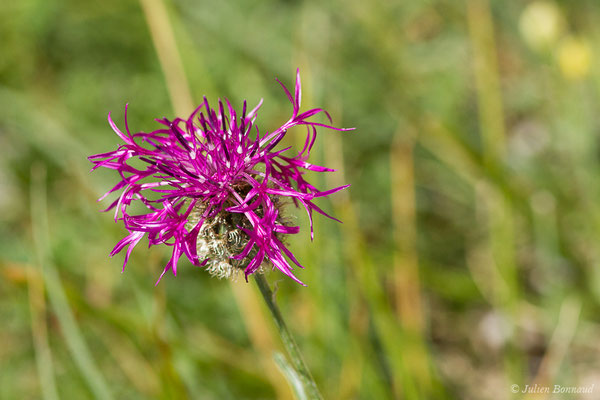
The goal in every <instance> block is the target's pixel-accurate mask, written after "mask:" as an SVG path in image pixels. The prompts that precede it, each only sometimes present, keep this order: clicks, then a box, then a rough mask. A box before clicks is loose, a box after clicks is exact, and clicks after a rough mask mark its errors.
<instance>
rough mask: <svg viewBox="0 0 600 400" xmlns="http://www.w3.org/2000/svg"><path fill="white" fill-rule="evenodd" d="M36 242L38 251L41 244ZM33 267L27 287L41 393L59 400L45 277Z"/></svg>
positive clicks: (29, 269) (46, 399)
mask: <svg viewBox="0 0 600 400" xmlns="http://www.w3.org/2000/svg"><path fill="white" fill-rule="evenodd" d="M37 239H38V238H34V240H35V241H36V245H35V247H36V249H39V248H40V243H38V242H37ZM36 256H37V259H38V263H37V265H38V268H40V266H41V265H42V257H41V253H40V252H39V251H36ZM34 268H35V267H33V266H28V267H27V286H28V289H29V306H30V309H31V334H32V336H33V346H34V350H35V361H36V364H37V369H38V374H39V377H40V386H41V392H42V396H43V398H44V400H58V398H59V397H58V392H57V391H56V382H55V381H54V367H53V365H52V353H51V351H50V346H49V345H48V326H47V324H46V301H45V297H44V281H43V275H42V273H40V271H38V270H37V269H34Z"/></svg>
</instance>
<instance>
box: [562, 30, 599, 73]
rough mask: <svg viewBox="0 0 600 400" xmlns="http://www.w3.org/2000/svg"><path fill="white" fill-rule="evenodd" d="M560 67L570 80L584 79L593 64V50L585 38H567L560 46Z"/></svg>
mask: <svg viewBox="0 0 600 400" xmlns="http://www.w3.org/2000/svg"><path fill="white" fill-rule="evenodd" d="M556 56H557V59H558V66H559V67H560V72H562V74H563V75H564V76H565V77H566V78H568V79H581V78H584V77H585V76H586V75H587V74H588V72H589V70H590V65H591V63H592V49H591V48H590V45H589V44H588V42H587V41H586V40H585V39H583V38H577V37H574V36H567V37H566V38H565V39H564V40H562V41H561V42H560V44H559V46H558V51H557V54H556Z"/></svg>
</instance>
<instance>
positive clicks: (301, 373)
mask: <svg viewBox="0 0 600 400" xmlns="http://www.w3.org/2000/svg"><path fill="white" fill-rule="evenodd" d="M252 276H253V277H254V280H255V281H256V285H257V286H258V288H259V289H260V293H261V294H262V296H263V298H264V299H265V303H267V307H268V308H269V311H270V312H271V315H272V316H273V319H274V320H275V325H277V330H278V331H279V336H281V341H282V342H283V345H284V347H285V349H286V350H287V352H288V355H289V356H290V358H291V360H292V365H293V366H294V368H295V369H296V372H297V373H298V377H299V378H300V380H301V381H302V385H303V386H304V390H305V394H306V397H307V398H308V399H318V400H322V399H323V397H322V396H321V393H319V389H318V388H317V384H316V383H315V380H314V379H313V377H312V375H311V373H310V370H309V369H308V366H307V365H306V363H305V362H304V359H303V358H302V354H301V353H300V349H299V348H298V345H297V344H296V341H295V340H294V337H293V336H292V334H291V333H290V331H289V329H288V327H287V325H286V324H285V321H284V319H283V316H282V315H281V311H279V307H278V306H277V303H275V298H274V296H273V292H272V291H271V288H270V287H269V284H268V282H267V280H266V279H265V276H264V275H263V274H260V273H256V274H253V275H252Z"/></svg>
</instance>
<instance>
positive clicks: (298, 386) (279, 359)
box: [273, 352, 308, 400]
mask: <svg viewBox="0 0 600 400" xmlns="http://www.w3.org/2000/svg"><path fill="white" fill-rule="evenodd" d="M273 360H275V363H276V364H277V366H278V367H279V369H280V370H281V373H282V374H283V375H284V376H285V379H286V380H287V381H288V383H289V384H290V387H291V388H292V391H293V392H294V395H296V398H297V399H298V400H308V397H306V393H305V392H304V386H303V385H302V381H301V380H300V377H299V376H298V373H297V372H296V370H295V369H294V368H293V367H292V366H291V365H290V363H288V362H287V360H286V359H285V356H284V355H283V354H281V353H279V352H275V353H273Z"/></svg>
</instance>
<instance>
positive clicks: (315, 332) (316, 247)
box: [0, 0, 600, 400]
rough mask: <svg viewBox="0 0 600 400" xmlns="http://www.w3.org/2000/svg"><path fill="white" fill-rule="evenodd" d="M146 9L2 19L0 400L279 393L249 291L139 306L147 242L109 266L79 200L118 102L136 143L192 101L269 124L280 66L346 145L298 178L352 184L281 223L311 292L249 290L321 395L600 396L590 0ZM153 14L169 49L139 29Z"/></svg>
mask: <svg viewBox="0 0 600 400" xmlns="http://www.w3.org/2000/svg"><path fill="white" fill-rule="evenodd" d="M141 4H146V5H148V4H150V5H152V4H154V5H156V4H160V3H157V2H156V1H155V0H144V2H143V3H139V2H137V1H125V2H117V1H115V0H108V1H106V2H102V3H99V2H83V3H82V2H75V1H73V0H63V1H49V2H42V1H39V0H25V1H21V2H9V3H6V4H5V3H3V4H2V5H1V6H0V37H2V44H3V56H2V57H0V149H1V150H0V221H1V222H0V254H2V256H0V274H1V276H2V279H1V280H0V318H1V321H2V322H3V326H4V328H3V329H2V330H0V340H1V341H2V343H3V346H1V347H0V398H1V399H38V398H57V397H58V398H103V396H106V394H102V393H105V391H106V392H109V393H110V395H111V396H114V397H115V398H136V399H137V398H140V399H143V398H163V399H172V398H193V399H210V398H225V399H227V398H231V399H234V398H235V399H238V398H243V399H260V398H292V396H293V391H292V389H291V388H290V387H288V385H287V383H286V378H285V376H284V372H285V368H284V367H285V364H281V362H280V363H279V365H280V366H282V365H283V366H284V367H283V368H284V369H283V371H282V370H279V369H277V366H276V363H275V360H274V359H273V354H272V353H271V352H272V351H273V350H276V349H278V348H279V344H278V341H277V340H278V339H277V337H273V336H272V331H271V328H272V327H271V325H270V324H271V323H270V321H269V320H268V319H265V318H264V315H262V313H263V312H264V310H262V311H259V310H261V308H260V307H257V306H251V307H248V304H249V303H248V301H249V300H244V299H249V297H244V296H247V295H248V293H251V295H252V293H254V292H252V291H250V292H248V290H247V289H249V287H247V286H245V285H246V284H245V282H243V281H242V282H235V283H232V284H230V283H228V282H224V281H218V280H215V279H210V278H209V277H208V275H207V274H205V273H204V272H203V271H201V270H199V269H196V268H193V267H192V266H190V265H189V264H188V265H187V267H186V265H185V264H186V263H183V265H182V268H181V269H180V271H181V272H180V274H178V276H177V277H173V276H168V277H166V278H165V279H163V281H162V282H161V284H160V285H159V286H158V287H157V288H155V287H154V282H155V280H156V278H157V276H158V274H159V272H160V270H161V269H162V265H164V263H165V260H166V259H167V257H168V254H167V252H166V251H164V250H165V249H160V248H158V249H154V248H153V249H151V250H150V251H145V250H144V249H143V246H142V247H140V248H139V249H136V251H134V253H133V255H132V259H131V261H130V263H129V265H128V267H127V269H126V271H125V273H124V274H122V275H121V274H119V271H120V268H121V261H122V256H117V257H115V258H114V259H110V258H108V252H109V251H110V249H111V248H112V247H113V246H114V243H115V242H116V241H117V240H118V239H119V238H120V237H122V235H123V234H124V232H123V229H122V227H120V226H119V225H117V224H114V223H113V221H112V219H111V216H110V215H108V214H101V213H99V212H98V210H99V209H101V207H102V206H103V205H99V204H97V203H96V202H95V199H96V198H97V197H99V196H100V195H101V194H102V193H103V192H104V191H105V190H107V189H108V188H109V187H110V186H111V184H112V183H113V182H114V180H115V179H116V177H115V176H114V174H112V173H110V171H98V172H95V173H94V174H92V175H89V174H88V173H87V171H88V170H89V168H90V165H89V164H88V163H87V161H86V157H87V156H88V155H90V154H93V153H99V152H103V151H108V150H110V149H113V148H115V146H116V145H117V138H116V136H114V134H112V132H111V131H110V128H109V127H108V124H107V123H106V114H107V113H108V111H112V113H113V118H114V119H115V120H116V121H122V115H123V111H122V110H123V109H124V105H125V103H129V104H130V108H129V110H128V112H129V118H130V121H129V125H130V127H132V128H133V129H135V130H149V129H152V128H153V127H154V126H155V125H154V122H153V118H157V117H162V116H174V115H175V111H174V109H177V110H180V109H183V110H184V111H187V109H188V108H189V104H190V101H193V100H195V101H198V100H199V99H201V96H202V95H204V94H206V95H207V96H208V97H209V100H211V99H212V100H213V101H214V100H216V97H218V96H221V97H229V98H230V100H232V103H233V104H234V105H239V104H241V101H242V100H243V99H245V98H247V99H248V101H249V103H250V104H252V103H256V102H257V101H258V100H259V99H260V98H264V100H265V105H264V106H263V108H262V109H261V113H260V116H259V121H260V126H261V128H262V129H263V130H264V129H272V128H273V127H274V126H275V125H277V124H278V123H280V122H281V121H284V120H286V119H287V116H288V113H289V105H288V104H287V103H286V98H285V96H284V95H283V94H282V92H281V91H280V89H279V87H278V85H277V84H276V83H275V82H274V80H273V78H274V77H278V78H280V79H282V81H283V82H284V83H287V84H291V82H292V81H293V74H294V71H295V68H296V67H300V68H301V73H302V77H303V84H304V85H303V86H304V93H303V104H304V106H305V107H306V108H308V107H318V106H324V107H325V108H327V109H328V110H329V111H330V112H331V114H332V116H333V118H334V122H335V123H336V124H337V125H340V126H356V127H357V131H355V132H353V133H343V134H340V133H337V132H326V131H322V132H321V133H320V136H319V138H318V139H317V140H318V143H317V144H316V146H315V153H314V156H315V159H314V162H315V163H316V164H319V163H320V164H324V165H328V166H333V167H334V168H337V169H338V172H337V173H334V174H329V175H326V176H324V177H320V176H314V177H312V178H313V179H315V180H316V181H317V183H318V184H319V186H320V187H327V186H334V185H339V184H343V183H346V182H347V183H351V184H352V187H351V188H350V189H349V190H348V191H346V192H344V193H339V194H336V195H335V196H334V197H333V199H332V200H331V201H330V202H326V201H324V202H323V203H321V204H322V205H323V206H324V207H325V209H326V210H329V211H331V212H332V213H333V214H334V215H336V216H337V217H339V218H340V219H342V220H343V221H344V224H341V225H340V224H336V223H334V222H331V221H328V220H318V221H316V225H315V228H316V232H315V241H314V242H313V243H310V239H309V235H308V234H307V229H306V228H307V226H306V225H307V223H306V221H305V216H304V215H303V214H302V213H300V212H299V213H297V215H298V221H299V223H301V224H302V227H303V232H304V233H303V234H301V235H298V237H296V238H294V239H293V240H292V243H291V246H292V247H293V249H294V252H295V253H297V255H298V257H299V259H300V260H301V262H303V264H304V265H306V266H307V269H306V270H302V271H299V272H298V273H299V274H300V275H299V276H300V278H301V279H302V280H303V281H305V282H306V283H308V287H307V288H302V287H299V286H297V285H295V284H293V283H291V282H289V281H288V280H285V279H283V278H281V277H279V276H277V274H270V275H269V277H268V278H269V280H270V281H271V282H272V283H273V282H274V283H275V284H276V286H277V287H278V292H277V298H278V301H279V303H280V305H281V307H282V309H283V310H282V311H283V313H284V315H286V317H287V318H288V320H289V323H290V328H291V329H292V330H293V331H294V332H295V333H296V334H297V339H298V342H299V345H300V347H301V349H302V350H303V352H304V355H305V357H306V360H307V363H308V364H309V365H310V366H311V370H312V373H313V374H314V376H315V378H316V380H317V382H318V383H319V386H320V389H321V391H322V393H323V395H324V397H325V398H339V399H355V398H361V399H373V398H377V399H379V398H403V399H430V398H456V399H494V400H496V399H509V398H521V397H523V396H522V395H513V394H512V393H511V391H510V386H511V385H512V384H518V385H519V386H521V387H524V385H526V384H530V385H532V384H534V383H537V384H538V385H547V386H552V385H554V384H560V385H564V386H586V385H587V386H589V385H592V384H596V387H600V373H598V371H599V370H600V364H599V362H598V360H599V359H600V348H599V347H598V345H597V343H598V342H599V339H600V324H599V319H598V311H599V305H600V303H599V302H600V270H599V268H598V264H599V262H600V251H599V247H598V245H597V243H598V241H599V240H600V205H599V204H600V202H599V200H600V185H599V183H598V179H597V176H598V174H599V173H600V159H599V155H600V153H599V146H598V143H599V141H598V138H599V134H600V127H599V122H598V119H597V118H596V115H597V114H598V112H597V107H598V106H597V104H598V95H599V91H598V89H599V88H600V86H599V85H598V83H599V82H600V73H599V72H598V70H599V69H598V68H597V64H598V62H597V59H598V57H597V54H598V52H599V51H600V48H599V47H598V43H600V40H599V39H600V31H599V30H598V28H597V26H598V21H599V20H600V5H599V4H597V3H596V2H593V1H586V0H584V1H579V2H565V1H556V2H551V1H539V0H538V1H523V2H499V1H493V0H468V1H464V2H456V1H451V0H432V1H416V2H408V1H396V2H360V1H348V2H339V1H334V2H329V3H326V4H322V3H319V2H315V1H293V0H289V1H280V2H277V1H267V0H263V1H258V2H250V1H247V0H237V1H235V2H221V3H211V4H209V3H198V2H193V1H190V0H165V2H164V4H165V6H166V11H164V10H160V9H159V10H158V12H155V13H154V14H149V13H148V12H146V14H145V13H144V8H143V7H142V5H141ZM165 13H166V14H168V21H169V22H170V24H171V26H172V30H173V32H172V38H171V39H169V37H168V35H166V36H165V35H164V34H160V33H157V31H156V30H154V31H153V30H152V28H149V27H148V23H147V19H146V15H152V18H153V20H154V21H157V23H158V24H159V25H160V24H161V23H164V22H165V21H166V19H165V20H163V19H162V17H165V18H167V16H166V15H163V14H165ZM153 37H154V42H153ZM161 40H163V41H164V40H167V41H169V40H170V41H171V43H172V44H173V43H174V44H175V46H176V48H178V49H179V52H180V57H181V63H180V64H178V61H177V60H176V59H175V58H174V57H173V56H172V55H169V54H168V53H167V54H166V55H165V53H164V52H163V53H162V54H161V51H160V50H158V51H157V50H156V49H155V47H154V44H153V43H160V42H161ZM160 60H162V61H160ZM161 62H162V64H161ZM168 63H175V64H174V65H175V66H171V67H166V68H165V67H164V65H168ZM169 73H171V75H169ZM165 76H167V77H166V78H165ZM178 80H183V82H185V81H186V80H187V81H188V82H189V83H182V84H180V83H177V81H178ZM178 85H179V86H178ZM188 86H189V91H190V93H189V94H186V93H185V92H186V91H187V89H182V88H183V87H185V88H187V87H188ZM174 88H175V89H174ZM181 91H183V92H181ZM173 93H177V94H176V95H173ZM190 98H191V99H193V100H188V99H190ZM172 103H173V104H174V105H173V106H172V105H171V104H172ZM178 113H181V112H180V111H178ZM119 125H122V123H119ZM301 134H302V132H294V135H298V136H297V137H292V136H290V137H289V138H288V142H289V144H294V145H295V144H297V143H298V141H301V139H299V136H300V135H301ZM32 166H35V168H34V169H33V170H32ZM32 171H34V173H33V174H32ZM35 171H37V172H35ZM40 171H45V175H46V178H43V174H40ZM44 188H45V189H44ZM44 197H45V198H46V200H45V202H44ZM30 200H31V203H30ZM30 204H32V205H36V204H37V206H35V207H37V210H38V211H34V210H32V209H30ZM43 204H47V212H45V213H42V214H40V212H39V211H40V210H42V209H43V207H45V206H44V205H43ZM43 214H47V232H48V235H47V236H40V232H42V231H45V230H46V228H44V227H43V226H44V224H45V222H44V220H45V218H46V217H44V215H43ZM44 235H45V234H44ZM34 239H35V240H34ZM44 249H46V250H44ZM40 252H41V253H40ZM40 254H42V255H41V256H40ZM48 266H52V267H51V268H55V272H56V275H52V273H51V275H50V276H55V278H50V280H51V281H52V282H54V283H52V282H50V281H48V276H49V275H48V271H49V270H48ZM44 282H45V284H44ZM232 285H233V286H232ZM60 287H62V288H63V289H60V290H59V289H57V288H60ZM232 287H233V290H232ZM57 290H58V291H57ZM53 293H54V294H53ZM56 293H64V298H63V300H60V301H59V302H58V304H59V306H57V301H56ZM254 295H255V293H254ZM59 296H60V295H59ZM250 303H251V302H250ZM244 305H246V306H244ZM65 315H72V320H71V322H68V320H69V318H70V317H66V318H67V319H66V320H65ZM73 326H76V327H79V328H78V329H77V328H75V330H73ZM78 331H80V332H78ZM74 337H75V339H74ZM261 343H262V344H261ZM74 344H75V346H73V345H74ZM86 348H87V349H88V350H85V349H86ZM87 352H89V355H87V356H86V353H87ZM82 360H84V361H83V362H82ZM85 360H87V361H85ZM93 371H96V372H93ZM288 373H289V371H288ZM92 382H96V383H92ZM102 382H106V383H102ZM99 387H106V388H108V389H107V390H106V389H99ZM54 388H55V389H54ZM597 390H600V389H596V391H597ZM54 392H56V395H55V394H54ZM596 396H597V394H596ZM561 398H586V397H576V396H571V397H569V395H564V396H563V397H561ZM587 398H594V395H592V396H590V397H587Z"/></svg>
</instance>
